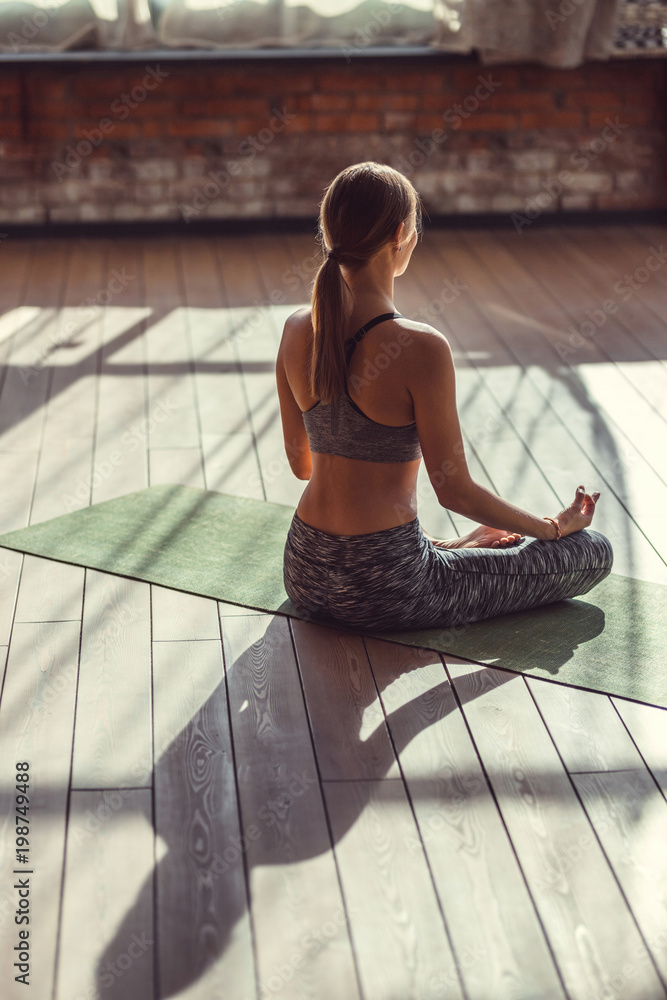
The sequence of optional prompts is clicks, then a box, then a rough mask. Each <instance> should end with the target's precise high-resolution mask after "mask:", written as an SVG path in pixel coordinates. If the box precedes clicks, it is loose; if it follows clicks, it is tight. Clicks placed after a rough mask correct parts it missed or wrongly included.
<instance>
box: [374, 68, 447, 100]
mask: <svg viewBox="0 0 667 1000" xmlns="http://www.w3.org/2000/svg"><path fill="white" fill-rule="evenodd" d="M445 79H446V73H445V70H444V69H443V70H441V71H440V72H432V73H400V72H399V73H391V74H389V75H387V76H386V77H385V82H384V86H385V88H386V90H387V91H392V90H400V91H402V92H403V93H405V92H406V91H408V92H409V91H416V92H417V93H418V94H422V93H424V91H426V92H427V93H428V92H429V91H442V89H443V82H444V80H445Z"/></svg>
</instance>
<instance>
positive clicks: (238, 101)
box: [178, 97, 269, 118]
mask: <svg viewBox="0 0 667 1000" xmlns="http://www.w3.org/2000/svg"><path fill="white" fill-rule="evenodd" d="M178 109H179V112H180V114H182V115H188V116H190V115H191V116H192V117H193V118H216V117H218V116H220V117H230V116H232V115H252V114H258V115H263V114H267V113H268V112H269V107H268V105H267V102H266V100H264V99H263V98H261V97H219V98H217V99H216V100H202V101H196V100H195V101H192V100H189V101H183V102H181V103H179V104H178Z"/></svg>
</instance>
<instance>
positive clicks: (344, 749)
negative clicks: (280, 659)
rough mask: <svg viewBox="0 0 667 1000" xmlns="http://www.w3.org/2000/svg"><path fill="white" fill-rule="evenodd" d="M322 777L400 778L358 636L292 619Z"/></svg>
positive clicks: (362, 645)
mask: <svg viewBox="0 0 667 1000" xmlns="http://www.w3.org/2000/svg"><path fill="white" fill-rule="evenodd" d="M292 631H293V635H294V644H295V647H296V655H297V660H298V663H299V669H300V673H301V679H302V683H303V687H304V691H305V695H306V704H307V707H308V715H309V717H310V724H311V726H312V729H313V738H314V742H315V753H316V756H317V762H318V766H319V771H320V776H321V778H322V780H323V781H330V780H334V779H339V780H341V781H353V780H359V779H363V778H385V777H386V778H400V772H399V770H398V766H397V763H396V758H395V755H394V750H393V748H392V745H391V742H390V739H389V733H388V731H387V726H386V723H385V719H384V714H383V712H382V704H381V702H380V699H379V697H378V693H377V691H376V689H375V683H374V681H373V675H372V673H371V669H370V666H369V663H368V656H367V654H366V650H365V648H364V641H363V639H362V637H361V636H359V635H355V634H354V633H350V632H344V631H340V632H339V631H337V630H336V629H331V628H327V627H325V626H322V625H316V624H313V623H311V622H302V621H298V620H297V619H293V620H292Z"/></svg>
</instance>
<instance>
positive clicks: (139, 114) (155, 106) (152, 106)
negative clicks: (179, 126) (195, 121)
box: [101, 95, 179, 121]
mask: <svg viewBox="0 0 667 1000" xmlns="http://www.w3.org/2000/svg"><path fill="white" fill-rule="evenodd" d="M121 103H122V104H123V106H124V107H125V108H128V110H129V114H128V115H127V116H126V118H123V119H122V120H123V121H126V120H127V121H129V120H130V119H134V118H142V119H148V120H151V119H155V118H178V117H179V112H178V106H177V105H176V104H175V103H174V102H173V101H169V100H166V101H160V100H158V99H157V98H154V97H153V96H152V95H151V96H150V97H147V98H146V100H145V101H140V102H133V103H134V105H135V106H134V107H130V106H129V105H127V104H125V102H124V101H123V102H121ZM120 110H121V109H120V106H119V105H116V104H115V103H114V101H112V102H111V104H110V105H107V110H106V114H104V115H102V116H101V117H104V118H109V117H111V118H118V117H119V112H120Z"/></svg>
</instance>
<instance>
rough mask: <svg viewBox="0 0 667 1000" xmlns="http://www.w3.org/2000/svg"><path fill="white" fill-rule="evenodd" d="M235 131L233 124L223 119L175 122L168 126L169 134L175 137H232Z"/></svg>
mask: <svg viewBox="0 0 667 1000" xmlns="http://www.w3.org/2000/svg"><path fill="white" fill-rule="evenodd" d="M233 131H234V126H233V124H232V122H230V121H227V120H225V119H223V118H221V119H220V120H219V121H173V122H169V123H168V124H167V134H168V135H174V136H192V137H193V138H204V137H205V136H222V135H230V133H231V132H233Z"/></svg>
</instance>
